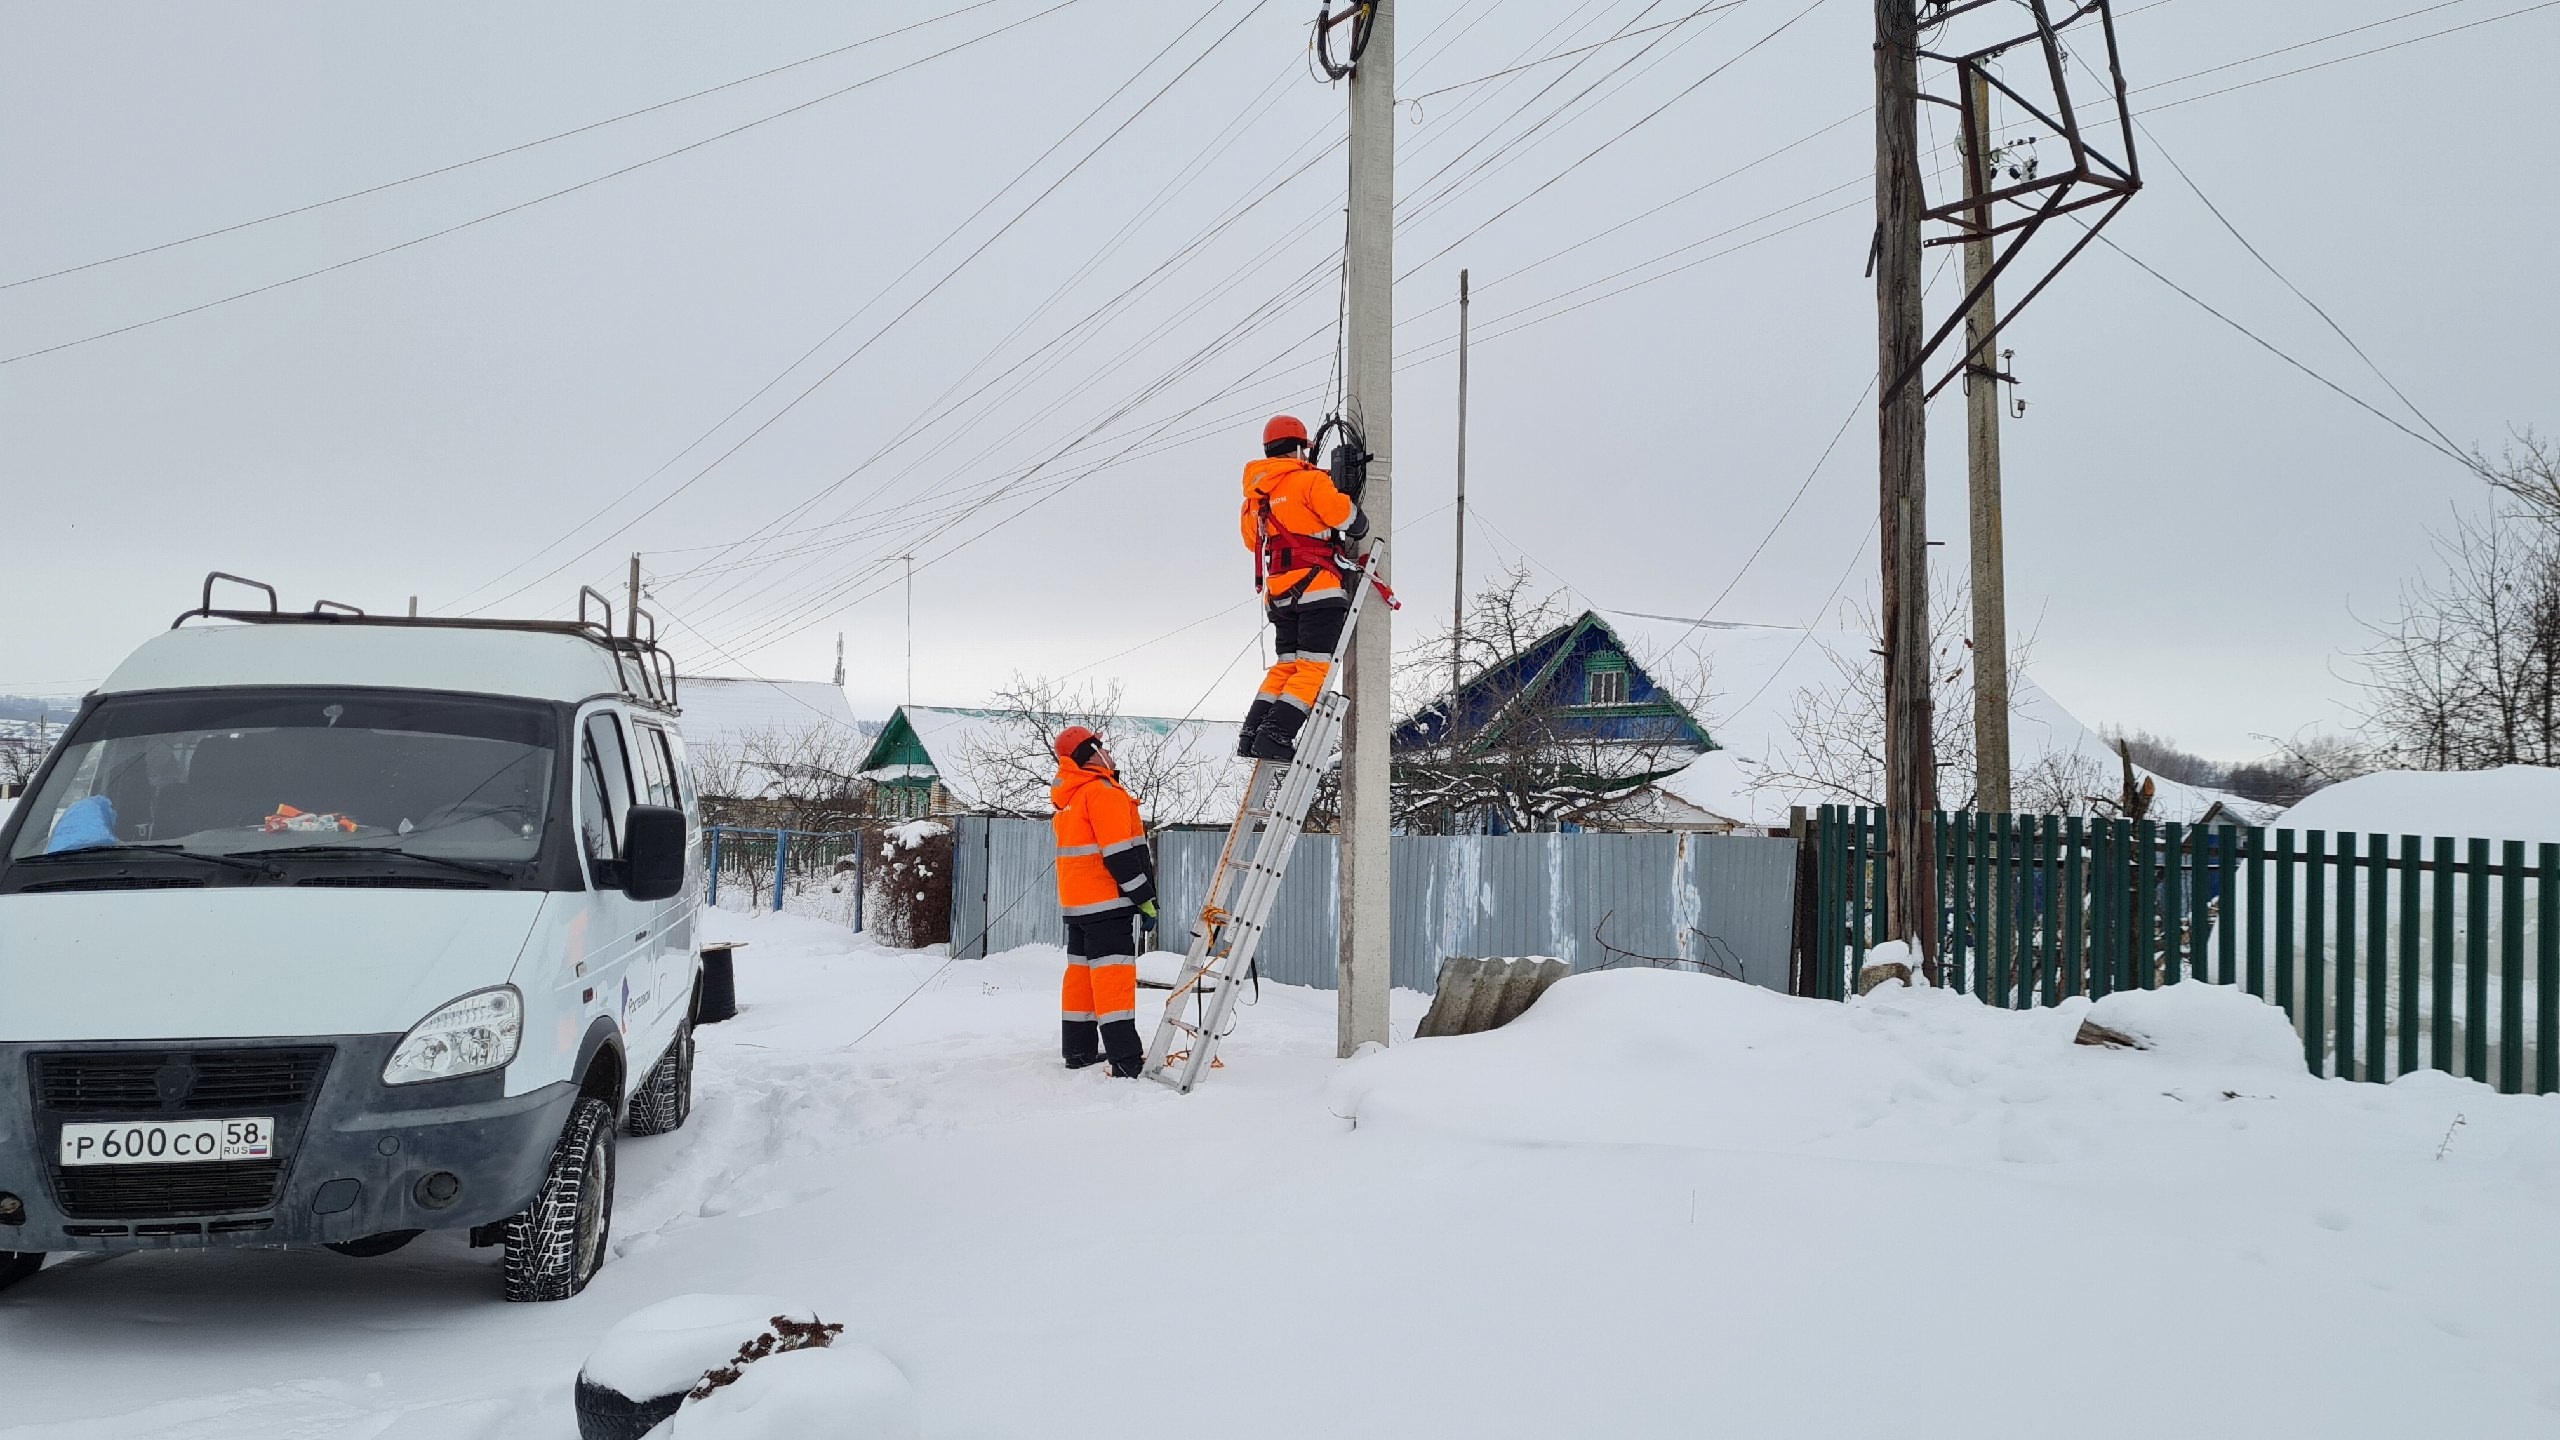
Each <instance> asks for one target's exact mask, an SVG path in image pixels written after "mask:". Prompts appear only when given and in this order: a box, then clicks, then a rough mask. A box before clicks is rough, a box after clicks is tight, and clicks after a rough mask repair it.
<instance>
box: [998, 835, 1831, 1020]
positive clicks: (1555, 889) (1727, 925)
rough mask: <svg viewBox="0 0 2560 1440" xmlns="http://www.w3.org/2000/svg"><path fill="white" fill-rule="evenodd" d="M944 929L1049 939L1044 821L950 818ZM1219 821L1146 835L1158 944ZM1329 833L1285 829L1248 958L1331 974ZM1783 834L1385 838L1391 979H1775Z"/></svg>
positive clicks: (1334, 912)
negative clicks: (1449, 969) (1479, 973)
mask: <svg viewBox="0 0 2560 1440" xmlns="http://www.w3.org/2000/svg"><path fill="white" fill-rule="evenodd" d="M954 838H955V840H956V842H957V844H956V847H955V862H956V863H955V866H954V875H953V892H952V902H951V933H952V936H953V938H954V942H955V945H956V946H957V947H959V953H961V954H963V955H984V954H988V953H992V952H995V951H1001V950H1007V949H1011V948H1012V947H1014V946H1016V945H1024V944H1031V943H1035V942H1037V943H1047V944H1055V943H1057V941H1058V940H1059V938H1060V934H1061V924H1062V921H1061V920H1060V917H1059V914H1058V904H1057V893H1056V886H1055V882H1054V881H1053V880H1052V878H1051V868H1050V867H1051V865H1052V864H1053V863H1054V862H1053V858H1052V855H1051V851H1050V846H1051V840H1050V834H1049V826H1048V823H1047V822H1046V821H1039V820H988V819H984V818H975V817H964V818H962V819H961V820H960V821H959V822H958V832H957V834H956V836H955V837H954ZM1225 842H1226V836H1225V833H1224V832H1222V831H1196V830H1183V831H1171V832H1164V833H1160V834H1158V835H1157V836H1156V837H1155V846H1156V864H1157V873H1158V876H1159V878H1160V881H1161V884H1162V888H1163V892H1164V913H1165V918H1166V928H1165V933H1164V936H1163V939H1162V941H1161V943H1162V944H1163V945H1165V946H1166V947H1168V948H1179V947H1180V946H1182V945H1184V944H1186V943H1187V942H1188V941H1189V938H1190V933H1189V926H1188V919H1187V917H1189V916H1191V915H1192V914H1193V913H1195V912H1196V911H1198V909H1199V908H1200V902H1201V897H1202V896H1203V894H1205V893H1206V891H1207V889H1208V885H1209V877H1210V875H1211V874H1212V872H1214V871H1215V870H1216V868H1217V864H1218V850H1219V847H1220V846H1221V845H1223V844H1224V843H1225ZM1335 844H1336V842H1335V840H1334V837H1332V836H1330V835H1309V836H1307V837H1305V838H1304V839H1302V840H1300V841H1299V842H1298V850H1297V854H1296V855H1295V856H1294V857H1293V858H1292V859H1291V861H1290V865H1289V876H1288V879H1287V880H1286V881H1284V882H1283V883H1282V884H1281V887H1280V898H1279V903H1278V905H1277V906H1276V907H1275V909H1274V910H1273V913H1272V917H1271V925H1270V928H1269V930H1268V931H1266V932H1265V935H1264V939H1263V942H1262V948H1261V952H1260V954H1259V956H1258V957H1257V958H1258V960H1259V962H1260V964H1261V968H1262V973H1263V974H1264V975H1266V976H1268V977H1270V978H1271V979H1272V980H1275V981H1280V982H1283V983H1287V984H1294V985H1313V986H1318V987H1321V988H1331V986H1332V985H1333V983H1334V935H1335V930H1336V927H1337V925H1338V924H1339V920H1340V908H1339V902H1338V898H1337V887H1336V875H1335V858H1334V857H1335ZM1795 862H1796V844H1795V842H1794V841H1792V840H1786V839H1771V838H1762V837H1757V836H1728V835H1688V834H1659V833H1658V834H1644V835H1590V834H1585V835H1407V836H1398V837H1397V838H1396V839H1395V841H1394V842H1393V844H1392V847H1391V851H1390V855H1389V864H1390V865H1392V866H1393V875H1394V902H1393V903H1394V916H1393V923H1394V935H1395V939H1394V950H1393V976H1394V982H1395V983H1396V984H1398V985H1402V986H1406V987H1409V988H1411V989H1415V990H1426V991H1427V990H1429V989H1431V988H1432V985H1433V982H1434V980H1435V979H1436V978H1437V976H1438V974H1439V969H1440V962H1441V961H1442V960H1444V959H1447V958H1449V957H1451V956H1458V955H1552V956H1555V957H1557V958H1558V959H1562V960H1567V961H1570V962H1571V963H1572V965H1573V967H1574V968H1575V969H1576V970H1600V969H1606V968H1610V967H1612V966H1618V965H1639V964H1646V963H1656V964H1659V963H1668V962H1672V961H1685V962H1687V963H1690V964H1693V965H1696V964H1703V965H1708V966H1712V967H1714V968H1716V969H1719V970H1723V971H1725V972H1727V973H1730V974H1733V975H1736V976H1738V977H1740V978H1742V979H1745V980H1748V981H1750V982H1751V983H1753V984H1755V985H1765V986H1768V987H1769V988H1771V989H1777V990H1783V989H1785V988H1786V984H1787V969H1788V947H1789V943H1790V938H1791V935H1792V923H1793V909H1794V903H1795Z"/></svg>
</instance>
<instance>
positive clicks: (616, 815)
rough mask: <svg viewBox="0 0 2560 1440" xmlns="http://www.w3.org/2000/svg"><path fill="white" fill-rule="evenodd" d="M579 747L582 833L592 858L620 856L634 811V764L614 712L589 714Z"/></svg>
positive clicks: (603, 858) (580, 825) (579, 807)
mask: <svg viewBox="0 0 2560 1440" xmlns="http://www.w3.org/2000/svg"><path fill="white" fill-rule="evenodd" d="M579 749H580V751H581V752H582V753H581V754H580V756H579V764H578V788H579V790H580V792H581V793H580V795H579V803H578V831H579V836H580V838H581V839H582V840H583V841H584V842H585V844H586V847H587V858H588V859H590V860H612V859H616V858H618V857H619V856H620V855H621V854H622V824H623V821H624V820H625V819H626V818H627V817H628V816H629V815H630V813H631V767H630V764H629V762H628V761H627V760H626V759H625V758H624V755H623V751H622V727H621V726H619V725H617V724H615V723H614V718H613V712H611V711H609V710H608V711H599V712H597V713H596V714H593V715H590V716H588V717H587V725H586V742H585V743H584V744H583V745H581V746H580V747H579Z"/></svg>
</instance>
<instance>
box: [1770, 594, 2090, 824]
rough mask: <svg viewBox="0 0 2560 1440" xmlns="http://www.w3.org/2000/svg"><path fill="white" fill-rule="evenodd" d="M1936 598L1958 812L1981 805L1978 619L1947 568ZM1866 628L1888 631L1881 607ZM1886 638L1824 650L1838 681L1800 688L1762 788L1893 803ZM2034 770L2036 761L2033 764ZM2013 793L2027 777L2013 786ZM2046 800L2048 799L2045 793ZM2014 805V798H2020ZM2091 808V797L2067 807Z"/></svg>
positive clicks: (2015, 651)
mask: <svg viewBox="0 0 2560 1440" xmlns="http://www.w3.org/2000/svg"><path fill="white" fill-rule="evenodd" d="M1929 594H1930V598H1931V600H1932V602H1933V604H1932V610H1933V611H1934V613H1933V614H1931V616H1930V617H1929V620H1930V624H1929V636H1930V641H1929V645H1930V655H1929V666H1930V677H1931V681H1932V684H1933V686H1934V688H1935V690H1936V693H1935V694H1934V695H1933V696H1932V697H1931V700H1930V703H1931V705H1932V707H1933V708H1934V710H1935V711H1936V714H1937V723H1936V725H1935V726H1934V727H1932V728H1933V729H1934V731H1935V736H1934V738H1935V741H1936V746H1937V757H1938V796H1939V803H1940V804H1941V805H1943V806H1945V807H1946V808H1947V809H1949V810H1970V809H1972V808H1973V782H1974V773H1973V642H1972V641H1971V640H1970V639H1968V638H1967V637H1966V634H1965V632H1966V630H1967V629H1968V628H1969V627H1970V626H1971V625H1972V623H1973V600H1972V596H1971V593H1970V592H1969V591H1968V590H1967V589H1966V587H1965V586H1964V585H1963V584H1962V583H1960V582H1957V581H1955V580H1953V579H1952V578H1951V577H1948V576H1945V575H1944V574H1943V572H1942V573H1941V574H1940V575H1938V576H1934V577H1932V578H1931V580H1930V582H1929ZM1859 621H1860V627H1859V628H1860V631H1861V633H1864V634H1867V635H1875V634H1878V633H1880V632H1881V629H1882V622H1881V621H1880V620H1879V618H1878V617H1877V616H1876V614H1875V613H1874V611H1873V610H1872V609H1865V610H1862V611H1861V613H1860V616H1859ZM1881 643H1882V642H1880V641H1873V642H1870V643H1869V644H1868V645H1867V646H1865V647H1863V648H1861V649H1859V650H1857V651H1855V652H1853V653H1848V654H1843V653H1841V652H1839V651H1837V650H1833V649H1830V648H1828V647H1825V648H1824V650H1823V653H1824V655H1825V656H1827V657H1828V658H1829V660H1830V663H1831V667H1832V669H1833V671H1834V672H1835V675H1836V679H1834V680H1833V681H1831V682H1829V683H1824V684H1818V685H1807V686H1805V687H1804V688H1802V689H1800V690H1798V691H1797V692H1796V697H1795V713H1794V716H1793V717H1792V719H1791V721H1790V723H1789V725H1788V741H1787V743H1786V744H1785V745H1784V746H1783V747H1782V748H1781V749H1779V750H1778V751H1776V752H1774V753H1772V754H1771V755H1769V756H1767V757H1764V759H1763V763H1762V765H1761V767H1760V769H1759V772H1758V774H1757V776H1756V777H1755V778H1754V780H1753V782H1752V788H1753V789H1755V790H1777V791H1782V792H1785V793H1788V794H1791V795H1811V796H1813V797H1815V798H1817V799H1819V800H1822V801H1824V802H1828V803H1845V804H1850V805H1866V806H1870V807H1879V808H1880V807H1882V806H1883V804H1884V660H1883V656H1882V654H1881V652H1880V646H1881ZM2030 648H2032V646H2031V643H2020V644H2015V645H2012V646H2011V647H2010V656H2009V669H2010V681H2009V693H2010V694H2012V695H2016V694H2021V693H2023V692H2024V689H2025V686H2024V684H2023V680H2024V675H2025V667H2026V659H2027V652H2028V650H2029V649H2030ZM2029 769H2030V773H2031V774H2033V773H2034V770H2035V767H2033V766H2030V767H2029ZM2048 772H2049V773H2046V774H2044V775H2043V776H2042V777H2041V779H2042V780H2043V781H2044V782H2048V783H2047V785H2046V788H2048V789H2050V788H2053V786H2052V783H2050V782H2058V781H2060V780H2061V779H2062V778H2063V776H2062V772H2061V771H2060V770H2059V769H2056V768H2053V767H2048ZM2011 789H2012V792H2013V795H2014V794H2015V792H2016V791H2017V790H2018V782H2017V781H2016V780H2013V781H2012V782H2011ZM2039 798H2045V797H2044V796H2042V795H2041V794H2040V795H2039ZM2013 803H2014V801H2013ZM2084 807H2085V797H2084V799H2083V801H2082V802H2080V803H2078V804H2074V805H2070V806H2068V807H2065V810H2064V813H2071V812H2076V811H2077V810H2079V809H2081V808H2084Z"/></svg>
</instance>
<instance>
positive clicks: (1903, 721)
mask: <svg viewBox="0 0 2560 1440" xmlns="http://www.w3.org/2000/svg"><path fill="white" fill-rule="evenodd" d="M1921 3H1922V0H1876V45H1875V57H1876V248H1875V273H1876V344H1877V356H1876V358H1877V366H1878V368H1877V374H1879V375H1881V376H1882V377H1883V381H1884V388H1883V391H1882V392H1881V398H1880V399H1879V400H1878V402H1877V410H1876V439H1877V446H1876V449H1877V459H1878V482H1879V486H1880V493H1879V496H1878V505H1879V514H1878V527H1879V528H1878V546H1879V549H1880V550H1881V551H1882V559H1883V566H1884V636H1883V640H1884V729H1885V757H1884V786H1885V811H1886V814H1885V842H1886V855H1887V865H1886V878H1885V891H1886V899H1887V912H1886V913H1887V920H1888V933H1890V934H1892V935H1893V936H1895V937H1896V938H1899V939H1902V940H1907V941H1909V942H1910V943H1911V946H1912V948H1913V949H1914V950H1917V951H1918V952H1920V959H1921V961H1922V963H1923V964H1924V966H1925V967H1926V968H1927V971H1928V974H1929V977H1930V978H1931V979H1932V980H1935V979H1936V978H1937V962H1936V950H1937V935H1936V925H1935V924H1934V923H1933V922H1934V921H1935V919H1936V901H1935V898H1934V897H1933V896H1932V894H1931V886H1930V878H1931V875H1932V872H1933V870H1934V868H1935V867H1934V866H1932V865H1931V863H1930V859H1931V856H1930V851H1931V834H1930V817H1931V813H1932V812H1933V811H1935V810H1936V809H1937V808H1938V772H1937V751H1936V742H1935V737H1934V736H1933V734H1932V729H1933V727H1932V724H1931V716H1930V670H1931V668H1932V666H1931V663H1930V654H1929V548H1928V547H1929V482H1928V470H1927V447H1926V440H1927V419H1928V409H1927V395H1928V386H1927V383H1926V381H1925V380H1924V379H1923V378H1922V376H1921V374H1920V363H1921V360H1922V348H1923V344H1924V331H1923V323H1924V319H1923V316H1922V314H1921V308H1920V299H1921V289H1922V279H1921V274H1920V212H1921V211H1922V210H1923V209H1925V208H1926V204H1927V202H1926V200H1925V197H1924V196H1923V194H1922V191H1921V187H1920V140H1919V124H1918V121H1919V99H1920V60H1919V39H1920V33H1919V32H1920V25H1919V9H1918V7H1919V5H1920V4H1921Z"/></svg>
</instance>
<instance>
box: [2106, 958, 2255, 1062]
mask: <svg viewBox="0 0 2560 1440" xmlns="http://www.w3.org/2000/svg"><path fill="white" fill-rule="evenodd" d="M2089 1019H2090V1020H2091V1021H2094V1022H2095V1023H2097V1024H2099V1025H2103V1026H2105V1027H2106V1028H2108V1029H2110V1030H2117V1031H2122V1032H2123V1033H2125V1034H2127V1035H2130V1036H2132V1037H2133V1038H2134V1039H2136V1040H2138V1041H2140V1042H2141V1044H2142V1047H2143V1048H2144V1049H2146V1050H2153V1051H2157V1052H2159V1053H2160V1054H2161V1055H2162V1056H2164V1057H2166V1058H2168V1059H2172V1060H2179V1061H2191V1062H2202V1063H2205V1064H2211V1065H2239V1066H2246V1067H2248V1068H2251V1069H2271V1070H2282V1071H2285V1072H2287V1073H2288V1074H2294V1075H2300V1074H2302V1073H2304V1070H2305V1066H2304V1065H2303V1062H2302V1037H2301V1036H2300V1035H2298V1034H2296V1033H2295V1032H2294V1028H2293V1022H2291V1021H2289V1020H2287V1019H2285V1015H2284V1012H2283V1011H2282V1010H2279V1009H2277V1008H2276V1007H2275V1006H2273V1005H2270V1004H2268V1003H2267V1002H2266V1001H2264V1000H2261V999H2259V998H2258V997H2256V996H2254V995H2251V994H2249V993H2248V992H2246V991H2244V990H2241V989H2239V988H2238V987H2236V986H2231V985H2209V984H2207V983H2205V982H2204V981H2202V980H2181V981H2179V982H2178V983H2177V984H2175V985H2167V986H2163V987H2161V988H2160V989H2157V990H2119V991H2117V992H2116V993H2114V994H2112V995H2109V996H2108V997H2106V998H2105V999H2103V1000H2100V1001H2099V1002H2098V1003H2097V1004H2095V1005H2092V1006H2090V1007H2089Z"/></svg>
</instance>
